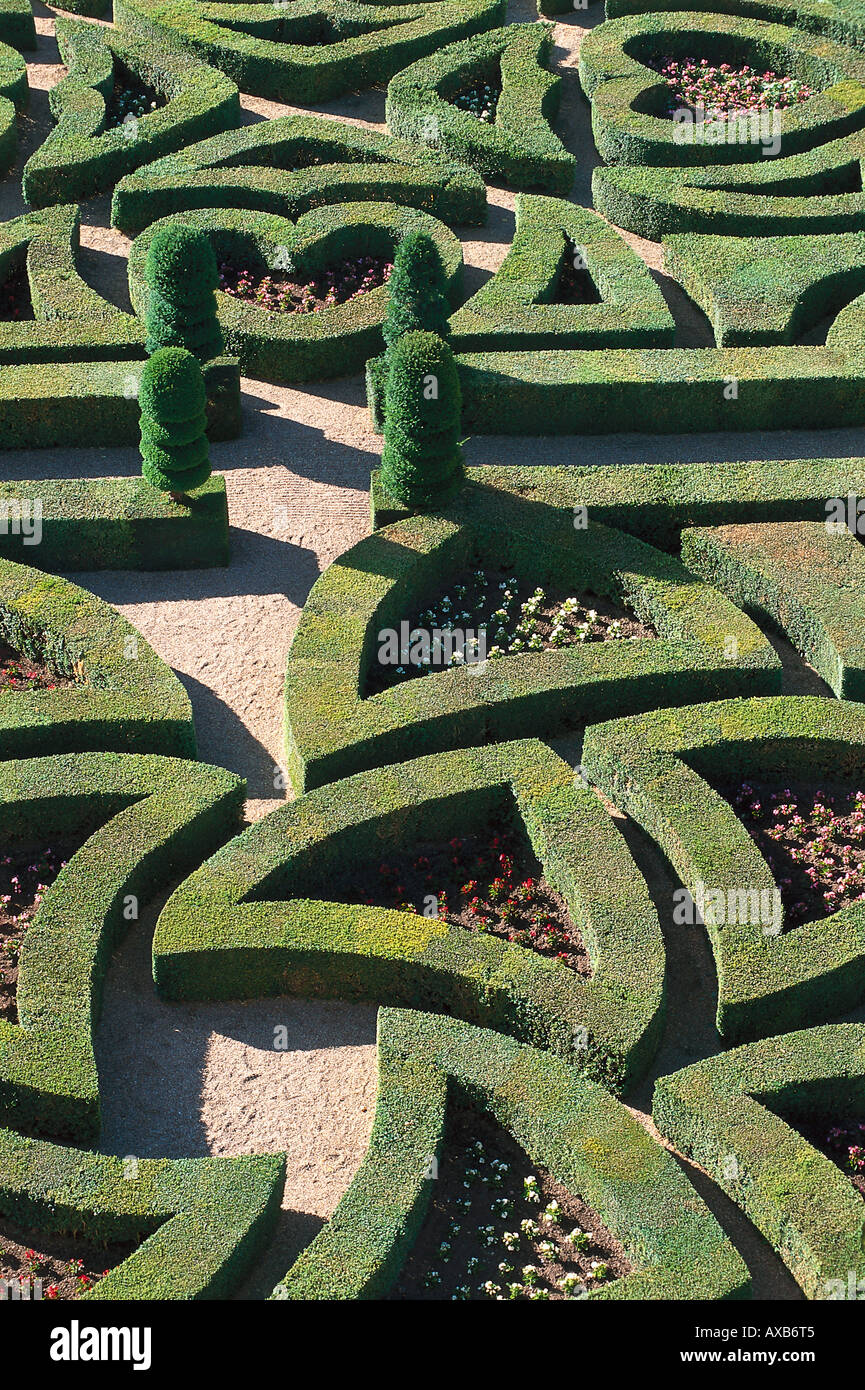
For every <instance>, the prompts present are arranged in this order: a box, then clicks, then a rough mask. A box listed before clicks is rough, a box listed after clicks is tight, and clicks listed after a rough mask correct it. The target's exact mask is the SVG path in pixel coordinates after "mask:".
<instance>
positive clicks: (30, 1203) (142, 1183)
mask: <svg viewBox="0 0 865 1390" xmlns="http://www.w3.org/2000/svg"><path fill="white" fill-rule="evenodd" d="M284 1181H285V1156H284V1155H283V1154H256V1155H254V1156H246V1155H243V1156H242V1157H239V1158H181V1159H169V1158H141V1159H136V1160H134V1167H133V1166H132V1163H131V1161H130V1157H126V1158H113V1157H110V1156H108V1155H106V1154H95V1153H82V1152H81V1150H80V1149H69V1148H63V1147H61V1146H60V1145H57V1144H49V1143H46V1142H45V1141H44V1140H34V1139H27V1138H24V1137H22V1136H21V1135H20V1134H13V1133H12V1131H11V1130H8V1129H4V1130H0V1214H2V1215H3V1216H4V1217H5V1218H7V1219H8V1220H11V1221H14V1222H16V1223H17V1224H20V1225H23V1226H30V1227H33V1228H35V1229H36V1230H38V1231H41V1232H43V1233H48V1234H54V1235H57V1234H60V1235H74V1236H78V1237H81V1238H83V1239H84V1240H90V1241H93V1242H95V1243H101V1242H103V1241H107V1242H112V1241H122V1242H124V1243H125V1242H127V1241H129V1242H132V1241H142V1242H143V1243H142V1244H141V1245H139V1247H138V1249H137V1250H135V1251H134V1252H133V1253H132V1254H131V1255H129V1256H128V1257H127V1258H126V1259H125V1260H124V1261H123V1262H122V1263H121V1264H119V1265H116V1266H115V1268H114V1269H112V1270H111V1272H110V1274H108V1275H107V1276H106V1277H105V1278H104V1279H100V1280H99V1281H98V1282H97V1283H96V1284H95V1285H94V1287H93V1288H92V1289H90V1290H89V1291H88V1292H87V1293H84V1294H81V1295H80V1296H79V1297H80V1298H81V1299H82V1300H84V1299H90V1300H94V1299H95V1300H99V1301H101V1300H104V1299H108V1300H121V1301H122V1300H126V1299H148V1300H155V1299H160V1300H161V1299H183V1300H188V1299H198V1298H220V1299H227V1298H231V1297H232V1296H233V1294H234V1293H235V1291H236V1289H237V1286H238V1284H239V1283H240V1281H241V1280H242V1279H243V1278H244V1276H245V1274H246V1273H247V1271H248V1269H249V1268H250V1266H251V1265H252V1264H253V1262H254V1260H255V1258H256V1256H257V1255H258V1254H259V1253H260V1251H261V1250H262V1248H263V1247H264V1245H265V1244H266V1242H267V1240H268V1237H269V1236H270V1234H271V1232H272V1231H273V1228H274V1226H275V1224H276V1221H277V1218H278V1215H279V1206H280V1200H281V1197H282V1189H283V1185H284ZM36 1243H38V1240H37V1242H36ZM85 1322H86V1319H85Z"/></svg>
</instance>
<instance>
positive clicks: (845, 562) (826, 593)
mask: <svg viewBox="0 0 865 1390" xmlns="http://www.w3.org/2000/svg"><path fill="white" fill-rule="evenodd" d="M845 501H846V499H845ZM854 525H855V520H854ZM682 559H683V560H684V562H685V564H686V565H687V566H688V568H689V569H690V570H693V572H694V573H695V574H699V575H702V577H703V578H704V579H705V580H706V581H707V582H708V583H709V584H714V585H715V587H716V588H718V589H721V590H722V592H723V593H725V594H728V595H729V597H730V598H731V599H732V600H733V602H734V603H737V604H740V605H741V606H742V607H745V608H746V609H759V610H760V611H761V612H763V613H767V614H768V615H769V616H770V617H771V618H772V619H773V620H774V622H776V623H777V624H778V626H779V627H780V628H781V629H782V631H783V632H784V634H785V635H786V636H787V637H789V639H790V641H791V642H792V643H793V645H794V647H796V649H797V651H799V652H801V654H802V656H803V657H804V658H805V660H806V661H807V662H809V664H810V665H811V666H813V667H814V669H815V670H816V671H818V672H819V674H820V675H821V676H822V677H823V679H824V681H826V683H827V684H828V685H830V686H831V687H832V689H833V690H834V692H835V694H836V695H838V696H839V697H843V698H845V699H848V700H863V699H865V549H863V547H862V544H861V542H860V541H859V540H858V539H857V537H856V536H855V535H854V534H853V533H852V532H851V531H850V530H849V529H847V528H846V527H843V526H842V527H835V526H834V525H833V526H831V529H830V528H827V526H826V524H825V523H824V522H819V521H796V522H786V523H785V522H774V523H771V524H765V525H762V526H720V527H714V528H710V527H706V528H705V529H696V530H689V531H683V533H682Z"/></svg>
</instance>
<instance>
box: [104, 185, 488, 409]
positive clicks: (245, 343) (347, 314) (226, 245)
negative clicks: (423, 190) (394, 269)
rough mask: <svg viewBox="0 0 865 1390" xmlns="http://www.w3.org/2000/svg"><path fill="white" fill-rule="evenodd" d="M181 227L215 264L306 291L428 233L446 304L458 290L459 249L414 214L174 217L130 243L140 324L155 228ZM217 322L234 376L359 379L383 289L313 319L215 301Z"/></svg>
mask: <svg viewBox="0 0 865 1390" xmlns="http://www.w3.org/2000/svg"><path fill="white" fill-rule="evenodd" d="M170 220H178V221H181V222H183V223H184V224H186V225H187V226H191V227H195V228H197V229H198V230H199V231H202V232H204V233H205V234H206V235H207V236H208V237H209V238H210V240H211V242H212V243H213V246H214V249H215V251H216V256H217V260H218V261H222V260H224V259H228V260H231V261H232V262H233V263H234V264H236V265H239V266H243V267H248V268H249V269H250V270H251V271H252V272H253V273H254V274H256V275H262V276H263V275H266V274H268V273H271V272H272V270H273V268H274V265H275V264H276V265H277V266H278V267H279V268H280V269H281V270H282V271H285V272H288V271H289V268H290V273H291V274H292V275H294V276H296V278H297V279H299V280H302V281H305V280H309V279H312V277H313V276H314V275H315V274H316V273H317V272H318V271H321V270H323V269H325V268H327V267H328V266H332V265H335V264H338V263H339V262H340V261H343V260H350V259H353V258H354V257H356V256H365V255H373V256H385V257H387V258H388V259H391V258H392V257H393V253H394V250H395V248H396V246H397V245H398V244H399V242H400V241H401V240H402V238H403V237H404V236H405V235H406V233H407V232H410V231H424V232H427V233H428V234H429V235H430V236H431V237H432V238H433V239H434V241H435V243H436V245H437V247H438V249H439V252H440V255H441V259H442V263H443V266H444V269H445V274H446V276H447V281H448V289H449V292H450V295H451V297H452V302H454V303H456V302H457V300H458V297H459V293H460V289H461V286H462V269H463V258H462V247H461V246H460V243H459V241H458V240H457V238H456V237H455V236H454V234H453V232H451V231H449V230H448V228H447V227H445V226H444V224H443V223H441V222H439V221H437V220H436V218H434V217H431V216H430V215H429V214H428V213H425V212H419V211H418V210H416V209H415V208H403V207H396V206H394V205H393V204H392V203H351V204H345V205H343V206H338V207H335V208H316V209H314V210H313V211H312V212H308V213H306V214H305V215H304V216H303V217H301V218H300V220H299V221H298V222H297V223H291V222H289V221H288V220H287V219H286V218H284V217H275V216H272V215H268V214H266V213H255V212H249V211H246V210H241V209H213V210H209V211H205V212H187V213H180V214H175V217H174V218H173V219H167V218H166V219H162V220H161V221H159V222H152V223H151V224H150V226H149V227H148V228H147V230H146V231H144V232H142V233H141V235H140V236H139V237H138V238H137V239H136V241H135V242H134V244H133V247H132V250H131V253H130V257H129V292H130V295H131V298H132V303H133V305H134V306H135V309H136V310H137V312H138V313H139V314H140V316H141V317H142V318H143V317H144V316H145V314H146V311H147V299H148V294H147V286H146V284H145V280H144V262H145V258H146V256H147V250H148V247H149V246H150V243H151V241H152V240H153V237H154V236H155V234H156V232H157V230H158V229H159V228H160V227H164V226H165V225H166V224H167V222H168V221H170ZM216 298H217V304H218V318H219V323H220V326H221V328H222V332H223V336H224V338H225V344H226V349H227V350H228V351H229V352H232V353H236V354H237V356H238V358H239V359H240V366H241V370H242V371H243V372H244V373H245V374H246V375H249V376H252V377H256V378H258V379H260V380H264V381H276V382H288V381H315V380H321V379H322V378H323V377H333V376H347V375H350V374H351V373H352V372H357V371H361V370H362V368H363V365H364V363H365V362H366V360H367V358H368V357H370V356H371V355H372V354H373V353H374V352H377V351H378V350H380V349H381V348H382V347H383V342H382V336H381V325H382V322H383V320H384V315H385V309H386V307H387V300H388V289H387V286H386V285H380V286H379V287H378V288H377V289H374V290H369V291H367V292H366V293H365V294H362V295H360V296H359V297H358V298H357V299H351V300H349V301H348V302H347V303H345V304H338V305H334V306H333V307H332V308H329V309H322V310H320V311H319V312H318V313H309V314H279V313H272V312H270V311H268V310H267V309H263V308H261V307H260V306H259V305H257V304H249V303H246V302H245V301H243V300H240V299H235V298H233V297H232V296H231V295H228V294H225V293H223V292H222V291H217V295H216Z"/></svg>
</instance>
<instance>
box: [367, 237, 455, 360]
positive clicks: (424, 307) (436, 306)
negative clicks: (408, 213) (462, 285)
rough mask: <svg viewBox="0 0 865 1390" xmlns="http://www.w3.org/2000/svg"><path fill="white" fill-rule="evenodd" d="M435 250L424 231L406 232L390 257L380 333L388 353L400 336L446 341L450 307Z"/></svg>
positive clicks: (441, 269)
mask: <svg viewBox="0 0 865 1390" xmlns="http://www.w3.org/2000/svg"><path fill="white" fill-rule="evenodd" d="M446 284H447V280H446V277H445V272H444V266H443V265H442V259H441V256H440V254H439V249H438V247H437V246H436V244H435V242H434V241H433V239H432V237H431V236H430V235H429V234H428V233H427V232H409V233H408V234H407V235H406V236H404V237H403V239H402V241H401V242H400V243H399V245H398V246H397V248H396V251H395V252H394V257H393V270H392V271H391V273H390V279H389V280H388V303H387V309H386V311H385V316H384V323H383V324H382V334H383V336H384V340H385V342H386V343H387V347H388V352H390V350H391V348H392V347H393V345H394V343H395V342H397V340H398V339H399V338H401V337H402V335H403V334H404V333H411V332H412V331H413V330H420V331H422V332H425V333H437V334H438V335H439V337H440V338H447V336H448V334H449V333H450V327H449V325H448V318H449V317H450V312H451V310H450V305H449V304H448V300H447V293H446V288H445V287H446Z"/></svg>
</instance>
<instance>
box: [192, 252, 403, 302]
mask: <svg viewBox="0 0 865 1390" xmlns="http://www.w3.org/2000/svg"><path fill="white" fill-rule="evenodd" d="M392 270H393V262H392V261H389V260H387V259H386V257H384V256H357V257H355V258H353V259H351V260H344V261H340V262H339V263H338V264H336V265H333V266H327V267H325V269H323V270H321V271H319V272H318V274H317V275H314V276H313V278H312V279H311V280H309V281H307V282H306V283H302V282H301V281H299V280H293V279H292V278H291V277H290V276H289V275H287V274H280V273H279V272H277V273H275V274H271V275H264V276H258V277H257V275H256V272H254V271H251V270H248V269H246V268H244V267H242V266H237V265H234V264H233V263H232V262H230V261H224V262H223V263H222V264H221V265H220V267H219V288H220V289H221V290H222V291H223V292H224V293H225V294H230V295H231V296H232V297H233V298H234V299H242V300H245V301H246V302H247V303H248V304H257V305H258V306H259V307H260V308H262V309H267V310H268V312H269V313H273V314H317V313H320V312H321V310H322V309H331V308H333V306H334V305H336V304H347V303H348V302H349V301H350V300H352V299H358V298H359V297H360V296H361V295H363V294H366V293H368V291H369V290H375V289H378V287H379V286H380V285H385V284H387V282H388V280H389V279H390V273H391V271H392Z"/></svg>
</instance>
